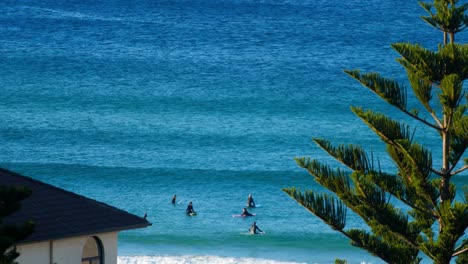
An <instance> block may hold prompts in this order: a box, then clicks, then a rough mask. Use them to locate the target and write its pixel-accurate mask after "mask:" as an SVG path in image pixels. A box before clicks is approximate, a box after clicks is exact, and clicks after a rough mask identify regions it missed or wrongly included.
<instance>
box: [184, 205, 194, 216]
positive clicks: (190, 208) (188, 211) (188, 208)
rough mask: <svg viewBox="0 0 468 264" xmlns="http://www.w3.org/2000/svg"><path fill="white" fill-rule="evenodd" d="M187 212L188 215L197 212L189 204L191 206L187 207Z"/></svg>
mask: <svg viewBox="0 0 468 264" xmlns="http://www.w3.org/2000/svg"><path fill="white" fill-rule="evenodd" d="M185 212H186V213H187V214H192V213H195V211H194V210H193V206H192V205H191V204H189V206H187V209H186V210H185Z"/></svg>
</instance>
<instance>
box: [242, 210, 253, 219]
mask: <svg viewBox="0 0 468 264" xmlns="http://www.w3.org/2000/svg"><path fill="white" fill-rule="evenodd" d="M241 216H244V217H245V216H253V214H251V213H249V211H247V209H246V208H244V209H242V214H241Z"/></svg>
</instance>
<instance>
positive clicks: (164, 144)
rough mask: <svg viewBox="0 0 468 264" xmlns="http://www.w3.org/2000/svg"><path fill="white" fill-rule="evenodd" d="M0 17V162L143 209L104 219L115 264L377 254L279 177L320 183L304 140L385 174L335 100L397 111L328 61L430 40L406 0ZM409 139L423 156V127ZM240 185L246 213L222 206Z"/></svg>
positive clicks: (390, 54) (234, 3) (8, 1)
mask: <svg viewBox="0 0 468 264" xmlns="http://www.w3.org/2000/svg"><path fill="white" fill-rule="evenodd" d="M0 13H1V14H2V15H1V16H0V36H1V38H0V54H1V60H0V87H1V88H0V89H1V93H0V98H1V103H0V113H1V115H0V145H1V146H2V147H1V150H2V151H0V166H2V167H4V168H7V169H10V170H13V171H16V172H19V173H22V174H24V175H28V176H30V177H33V178H36V179H38V180H41V181H44V182H47V183H50V184H53V185H56V186H58V187H61V188H65V189H67V190H70V191H73V192H76V193H78V194H81V195H85V196H87V197H90V198H92V199H96V200H99V201H102V202H105V203H108V204H110V205H112V206H116V207H118V208H121V209H123V210H126V211H128V212H131V213H134V214H137V215H141V216H143V215H144V214H145V213H147V215H148V219H149V221H150V222H152V226H150V227H148V228H145V229H137V230H131V231H124V232H121V233H120V235H119V242H118V243H119V244H118V250H119V252H118V255H119V259H118V263H119V264H135V263H138V264H143V263H144V264H146V263H271V264H275V263H311V264H312V263H333V262H334V260H335V259H336V258H342V259H346V260H348V262H349V263H366V264H370V263H373V264H377V263H383V262H382V261H381V260H379V259H378V258H375V257H372V256H371V255H370V254H368V253H367V252H365V251H363V250H360V249H358V248H355V247H352V246H351V245H350V244H349V241H348V240H347V239H346V238H345V237H343V236H342V235H340V234H338V233H336V232H333V231H332V230H331V229H330V228H329V227H328V226H327V225H325V224H323V223H322V222H321V221H320V220H319V219H318V218H316V217H315V216H313V215H312V214H310V213H309V212H308V211H307V210H305V209H304V208H302V207H301V206H299V205H298V204H297V203H296V202H295V201H293V200H292V199H290V198H289V197H288V196H287V195H286V194H284V193H283V192H282V190H281V188H284V187H291V186H296V187H300V188H301V189H314V190H321V187H319V186H318V185H317V184H316V183H315V182H314V181H313V179H312V177H311V176H309V175H308V174H307V173H306V172H305V171H303V170H301V169H300V168H299V167H298V166H297V165H296V164H295V161H294V158H296V157H303V156H308V157H313V158H318V159H320V160H321V161H323V162H326V163H329V164H336V163H334V161H333V160H332V159H331V158H330V157H328V156H327V154H326V153H324V152H323V151H321V150H320V149H319V148H318V147H316V146H315V145H314V144H312V142H311V138H312V137H320V138H326V139H330V140H332V141H333V142H334V143H345V144H348V143H356V144H361V145H362V146H364V147H365V148H366V149H367V150H369V151H373V153H374V155H375V156H378V157H379V161H380V163H381V166H382V169H384V170H387V171H393V170H394V166H393V164H392V162H391V161H390V160H389V159H388V158H386V157H385V154H384V150H385V146H383V145H382V143H381V142H380V141H379V140H378V139H377V137H376V136H375V135H374V134H373V133H372V132H371V131H370V129H368V128H367V127H366V126H365V125H364V124H363V123H362V122H360V121H359V119H358V118H357V117H355V116H354V115H353V114H352V113H351V111H350V110H349V107H350V106H351V105H360V106H363V107H366V108H372V109H376V110H380V111H386V112H387V113H388V112H389V113H394V114H395V116H396V117H397V118H404V117H403V116H402V115H400V114H399V113H398V111H397V110H395V109H393V108H391V107H388V106H386V105H385V103H383V102H382V101H381V100H380V99H378V98H377V97H376V96H375V95H373V94H372V93H370V92H369V91H367V90H366V89H365V88H363V87H362V86H360V84H359V83H357V82H356V81H354V80H352V79H351V78H350V77H348V76H347V75H346V74H344V73H343V70H344V69H357V68H359V69H361V70H363V71H377V72H380V73H382V74H383V75H385V76H389V77H393V78H396V79H398V80H401V81H402V82H406V79H405V72H404V70H403V69H402V67H401V66H400V65H399V64H398V63H397V62H396V61H395V58H397V54H396V52H395V51H393V50H392V48H391V47H390V44H391V43H395V42H411V43H419V44H421V45H423V46H425V47H427V48H435V47H437V45H438V44H439V43H440V42H441V41H442V35H441V33H440V32H438V31H436V30H434V29H432V28H431V27H430V26H428V25H426V24H425V23H424V22H423V21H422V20H421V19H420V18H419V17H420V16H421V15H425V13H424V12H423V10H422V9H421V8H420V7H419V5H418V1H408V0H389V1H376V0H370V1H359V0H348V1H337V0H332V1H322V0H298V1H293V0H284V1H280V0H271V1H267V0H258V1H253V0H204V1H201V0H171V1H169V0H167V1H162V0H3V1H1V2H0ZM457 40H458V42H462V43H466V41H467V40H468V35H467V34H466V33H461V34H458V35H457ZM412 103H414V101H412ZM408 123H410V124H412V125H415V126H417V125H416V124H414V123H411V121H410V120H408ZM416 138H417V139H418V140H420V141H421V142H423V143H425V144H427V145H428V146H429V148H431V149H432V150H433V151H434V157H439V156H440V150H439V149H438V142H439V141H438V136H437V134H435V133H434V134H432V132H425V131H424V130H422V129H421V130H417V133H416ZM435 162H439V159H436V161H435ZM464 176H467V175H466V173H465V175H464ZM465 178H466V177H465ZM456 183H457V184H467V180H466V179H465V180H462V179H460V180H458V179H456ZM174 194H176V195H177V197H178V200H177V201H178V202H177V203H176V204H175V205H173V204H171V203H170V200H171V198H172V196H173V195H174ZM249 194H252V195H253V198H254V199H255V202H256V203H257V204H260V205H261V206H260V207H258V208H254V209H250V211H251V212H252V213H255V214H256V215H255V216H254V217H251V218H234V217H232V215H234V214H239V213H240V212H241V211H242V208H243V207H244V206H245V203H246V199H247V196H248V195H249ZM190 201H192V202H193V204H194V209H195V211H197V213H198V215H197V216H195V217H187V216H186V215H185V208H186V206H187V204H188V202H190ZM347 220H348V221H347V222H348V224H347V227H348V228H354V227H357V228H365V225H364V224H363V223H362V222H361V221H360V219H359V218H357V217H356V216H354V215H353V214H352V213H349V215H348V218H347ZM253 221H256V222H257V225H258V226H259V227H260V228H261V229H262V230H264V231H265V234H263V235H257V236H252V235H249V234H248V228H249V226H250V225H251V224H252V222H253Z"/></svg>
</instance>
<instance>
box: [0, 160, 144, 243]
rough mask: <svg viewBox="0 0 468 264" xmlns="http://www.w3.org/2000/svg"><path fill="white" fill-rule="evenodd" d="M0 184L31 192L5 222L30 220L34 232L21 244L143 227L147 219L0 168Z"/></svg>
mask: <svg viewBox="0 0 468 264" xmlns="http://www.w3.org/2000/svg"><path fill="white" fill-rule="evenodd" d="M0 185H4V186H24V187H27V188H29V189H30V190H32V195H31V196H29V197H28V198H27V199H25V200H23V201H22V202H21V209H20V210H19V211H17V212H15V213H13V214H12V215H9V216H8V217H7V218H6V219H4V223H24V222H26V221H33V222H34V224H35V226H34V233H33V234H32V235H30V236H29V237H28V238H26V239H25V240H23V241H21V243H28V242H37V241H43V240H50V239H58V238H66V237H72V236H79V235H90V234H96V233H103V232H112V231H121V230H128V229H135V228H142V227H147V226H149V225H151V223H149V222H148V221H147V220H146V219H144V218H142V217H139V216H136V215H133V214H130V213H128V212H125V211H123V210H120V209H118V208H115V207H112V206H110V205H108V204H105V203H101V202H98V201H96V200H92V199H89V198H86V197H84V196H81V195H78V194H76V193H73V192H69V191H66V190H63V189H60V188H58V187H55V186H52V185H50V184H47V183H43V182H40V181H38V180H35V179H32V178H29V177H25V176H22V175H20V174H18V173H15V172H11V171H8V170H5V169H1V168H0Z"/></svg>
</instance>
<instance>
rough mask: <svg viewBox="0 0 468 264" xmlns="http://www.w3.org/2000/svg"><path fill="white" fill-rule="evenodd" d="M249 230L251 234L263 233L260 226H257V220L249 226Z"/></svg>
mask: <svg viewBox="0 0 468 264" xmlns="http://www.w3.org/2000/svg"><path fill="white" fill-rule="evenodd" d="M249 231H250V233H251V234H252V235H256V234H261V233H263V231H262V230H261V229H260V228H258V226H257V222H253V224H252V225H251V226H250V228H249Z"/></svg>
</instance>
